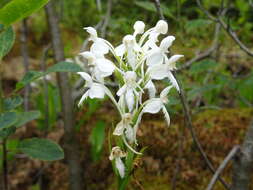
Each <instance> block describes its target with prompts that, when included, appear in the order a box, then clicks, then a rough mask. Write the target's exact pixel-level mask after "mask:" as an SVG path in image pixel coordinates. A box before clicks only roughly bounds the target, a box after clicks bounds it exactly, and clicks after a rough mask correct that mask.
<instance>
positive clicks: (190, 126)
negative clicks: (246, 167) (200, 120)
mask: <svg viewBox="0 0 253 190" xmlns="http://www.w3.org/2000/svg"><path fill="white" fill-rule="evenodd" d="M197 1H198V0H197ZM157 2H158V3H159V0H157ZM159 4H160V3H159ZM175 78H176V76H175ZM176 81H177V82H178V84H179V89H180V92H179V97H180V101H181V104H182V106H183V111H184V117H185V122H186V123H185V124H186V127H187V128H188V129H189V131H190V133H191V136H192V139H193V141H194V143H195V144H196V146H197V149H198V151H199V152H200V154H201V156H202V157H203V159H204V161H205V162H206V164H207V166H208V168H209V169H210V171H211V172H212V173H215V169H214V167H213V164H212V163H211V161H210V160H209V159H208V157H207V155H206V153H205V151H204V150H203V148H202V146H201V144H200V142H199V140H198V138H197V135H196V133H195V131H194V128H193V124H192V120H191V114H190V110H189V106H188V103H187V100H186V98H185V95H184V90H183V88H182V87H181V85H180V83H179V81H178V80H177V79H176ZM218 179H219V181H220V182H221V183H222V184H223V186H224V187H225V188H226V189H229V186H228V185H227V183H226V182H225V181H224V180H223V179H222V178H221V177H220V176H218Z"/></svg>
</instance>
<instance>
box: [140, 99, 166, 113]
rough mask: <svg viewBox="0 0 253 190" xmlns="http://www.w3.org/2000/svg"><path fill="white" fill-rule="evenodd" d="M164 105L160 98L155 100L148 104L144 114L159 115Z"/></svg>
mask: <svg viewBox="0 0 253 190" xmlns="http://www.w3.org/2000/svg"><path fill="white" fill-rule="evenodd" d="M162 106H163V103H162V102H161V100H160V98H153V99H151V100H150V102H149V103H147V104H146V105H145V106H144V108H143V112H144V113H158V112H159V111H160V109H161V108H162Z"/></svg>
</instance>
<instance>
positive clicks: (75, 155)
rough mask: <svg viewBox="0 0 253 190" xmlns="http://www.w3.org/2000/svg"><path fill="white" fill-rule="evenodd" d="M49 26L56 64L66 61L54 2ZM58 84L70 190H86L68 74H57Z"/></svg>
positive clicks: (50, 6)
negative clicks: (76, 136)
mask: <svg viewBox="0 0 253 190" xmlns="http://www.w3.org/2000/svg"><path fill="white" fill-rule="evenodd" d="M46 14H47V19H48V25H49V28H50V30H51V38H52V47H53V51H54V58H55V62H60V61H64V51H63V44H62V40H61V34H60V28H59V23H58V17H57V15H56V12H55V9H54V6H53V1H50V2H49V3H48V4H47V6H46ZM57 82H58V85H59V88H60V95H61V104H62V117H63V121H64V129H65V135H64V145H63V148H64V151H65V158H66V161H67V164H68V169H69V187H70V190H84V187H83V176H82V169H81V163H80V161H81V159H80V149H79V144H78V141H77V139H76V138H75V128H74V115H73V99H72V96H71V87H70V84H69V80H68V74H67V73H57Z"/></svg>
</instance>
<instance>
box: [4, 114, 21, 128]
mask: <svg viewBox="0 0 253 190" xmlns="http://www.w3.org/2000/svg"><path fill="white" fill-rule="evenodd" d="M17 119H18V117H17V114H16V113H15V112H4V113H2V114H0V130H2V129H5V128H8V127H11V126H12V125H14V124H15V123H16V122H17Z"/></svg>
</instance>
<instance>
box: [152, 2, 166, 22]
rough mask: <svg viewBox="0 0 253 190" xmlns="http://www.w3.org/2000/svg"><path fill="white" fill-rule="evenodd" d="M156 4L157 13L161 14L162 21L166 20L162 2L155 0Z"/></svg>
mask: <svg viewBox="0 0 253 190" xmlns="http://www.w3.org/2000/svg"><path fill="white" fill-rule="evenodd" d="M154 3H155V7H156V10H157V13H158V14H159V17H160V19H162V20H165V17H164V15H163V11H162V8H161V3H160V1H159V0H154Z"/></svg>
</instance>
